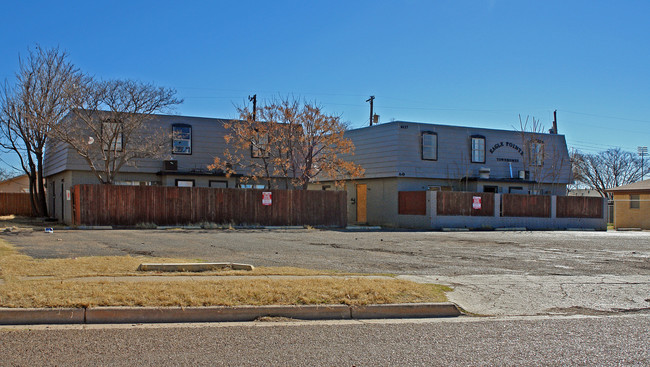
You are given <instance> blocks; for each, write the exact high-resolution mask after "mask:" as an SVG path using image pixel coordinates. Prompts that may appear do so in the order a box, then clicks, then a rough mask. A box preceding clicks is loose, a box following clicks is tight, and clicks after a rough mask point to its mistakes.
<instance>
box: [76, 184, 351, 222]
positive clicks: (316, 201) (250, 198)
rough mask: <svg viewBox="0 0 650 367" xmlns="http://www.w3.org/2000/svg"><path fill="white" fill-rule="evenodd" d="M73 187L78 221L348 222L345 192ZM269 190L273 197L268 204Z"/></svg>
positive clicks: (106, 186)
mask: <svg viewBox="0 0 650 367" xmlns="http://www.w3.org/2000/svg"><path fill="white" fill-rule="evenodd" d="M73 192H74V204H73V213H74V223H75V224H77V225H124V226H133V225H136V224H138V223H154V224H156V225H179V224H191V223H202V222H209V223H217V224H222V223H234V224H249V225H267V226H268V225H270V226H276V225H277V226H287V225H322V226H336V227H345V226H346V225H347V207H346V193H345V191H316V190H248V189H216V188H198V187H193V188H186V187H160V186H113V185H77V186H74V189H73ZM264 192H270V193H271V196H270V197H268V196H266V197H264V199H265V200H264V203H263V196H264V194H263V193H264ZM269 200H270V202H269ZM264 204H269V205H264Z"/></svg>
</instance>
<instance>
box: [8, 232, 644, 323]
mask: <svg viewBox="0 0 650 367" xmlns="http://www.w3.org/2000/svg"><path fill="white" fill-rule="evenodd" d="M0 238H2V239H4V240H7V241H8V242H10V243H12V244H14V245H16V246H17V247H18V248H19V249H20V251H22V252H23V253H25V254H28V255H30V256H32V257H35V258H56V257H78V256H93V255H131V256H137V255H147V256H158V257H181V258H187V259H197V260H198V259H200V260H206V261H223V262H243V263H250V264H253V265H256V266H297V267H305V268H313V269H331V270H341V271H349V272H361V273H391V274H396V275H398V276H401V277H405V278H408V279H412V280H416V281H422V282H434V283H444V284H450V285H452V286H454V287H455V292H453V293H452V294H450V299H451V300H452V301H455V302H457V303H459V304H461V306H463V307H464V308H465V309H467V310H469V311H471V312H476V313H481V314H496V315H519V314H522V315H523V314H525V315H530V314H549V313H561V314H562V313H586V314H590V313H598V312H630V311H635V312H644V311H645V310H648V309H649V308H650V232H615V231H608V232H572V231H557V232H530V231H526V232H426V231H344V230H313V229H312V230H309V229H299V230H264V229H258V230H243V229H242V230H182V229H180V230H56V231H55V233H52V234H48V233H43V232H19V233H5V234H1V235H0Z"/></svg>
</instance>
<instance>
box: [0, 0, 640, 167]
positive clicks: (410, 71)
mask: <svg viewBox="0 0 650 367" xmlns="http://www.w3.org/2000/svg"><path fill="white" fill-rule="evenodd" d="M648 14H650V2H648V1H641V0H639V1H633V0H621V1H597V0H589V1H571V0H563V1H554V0H546V1H532V0H503V1H501V0H472V1H469V0H466V1H463V0H439V1H434V0H429V1H424V0H423V1H414V0H401V1H383V0H374V1H363V0H359V1H350V0H347V1H338V0H329V1H304V0H302V1H282V0H275V1H252V0H249V1H191V0H187V1H182V2H181V1H165V0H156V1H134V0H131V1H119V0H114V1H87V0H86V1H65V0H62V1H56V2H53V1H30V0H23V1H3V2H2V3H1V4H0V18H1V21H0V51H1V52H0V81H2V82H5V81H6V82H7V83H13V82H14V79H15V72H16V71H17V70H18V63H19V57H24V56H25V55H26V54H27V53H28V50H29V49H30V48H32V49H33V48H34V46H35V45H37V44H38V45H41V46H42V47H45V48H50V47H57V46H58V47H59V48H60V49H62V50H65V51H66V52H67V53H68V54H69V60H70V61H71V62H73V63H74V64H75V65H76V66H78V67H79V68H80V69H81V70H82V71H84V72H86V73H88V74H91V75H94V76H95V77H98V78H102V79H113V78H120V79H124V78H128V79H135V80H139V81H143V82H152V83H155V84H157V85H160V86H164V87H169V88H173V89H175V90H177V92H178V96H179V97H180V98H182V99H184V103H183V104H182V105H180V106H178V107H177V108H176V109H175V111H174V113H176V114H180V115H189V116H202V117H218V118H235V117H237V113H236V106H243V105H245V104H246V103H248V98H247V97H248V96H249V95H253V94H257V97H258V104H260V103H264V101H265V100H267V101H268V100H270V99H272V98H278V97H280V98H283V97H293V98H300V99H304V100H308V101H311V102H316V103H318V104H320V105H321V106H323V108H324V110H325V111H326V112H327V113H331V114H335V115H340V116H341V119H342V120H343V121H345V122H347V123H348V124H349V126H350V127H351V128H358V127H362V126H367V124H368V119H369V104H368V103H366V100H367V99H368V97H369V96H371V95H374V96H375V100H374V112H375V113H376V114H378V115H380V123H382V122H389V121H393V120H399V121H414V122H426V123H437V124H448V125H459V126H474V127H484V128H492V129H506V130H511V129H517V128H518V127H519V116H520V115H521V116H522V117H523V118H525V117H526V116H529V117H530V118H532V117H535V118H536V119H539V120H540V122H541V124H542V125H543V126H545V127H546V129H548V128H550V127H551V124H552V120H553V111H554V110H557V115H558V118H557V119H558V132H559V133H560V134H564V135H565V136H566V139H567V144H568V146H569V148H576V149H579V150H581V151H583V152H585V153H596V152H599V151H603V150H606V149H609V148H616V147H620V148H622V149H624V150H627V151H633V152H636V150H637V147H638V146H648V145H650V128H648V126H650V125H649V124H650V37H649V36H650V22H649V21H648ZM0 154H2V157H1V158H0V159H1V160H2V161H5V164H6V163H9V164H12V163H13V162H15V160H14V159H13V158H11V157H9V156H8V155H7V154H3V153H0ZM2 164H3V163H2V162H0V167H2ZM14 164H15V163H14Z"/></svg>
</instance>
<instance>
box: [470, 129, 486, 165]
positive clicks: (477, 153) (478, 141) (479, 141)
mask: <svg viewBox="0 0 650 367" xmlns="http://www.w3.org/2000/svg"><path fill="white" fill-rule="evenodd" d="M472 163H485V137H484V136H481V135H474V136H472Z"/></svg>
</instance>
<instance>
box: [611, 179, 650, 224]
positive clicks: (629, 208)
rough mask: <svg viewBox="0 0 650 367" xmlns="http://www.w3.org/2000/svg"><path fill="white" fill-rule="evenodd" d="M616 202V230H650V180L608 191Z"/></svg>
mask: <svg viewBox="0 0 650 367" xmlns="http://www.w3.org/2000/svg"><path fill="white" fill-rule="evenodd" d="M607 192H609V193H611V194H612V196H613V201H614V228H615V229H624V228H639V229H649V230H650V180H645V181H639V182H635V183H632V184H629V185H625V186H619V187H615V188H613V189H609V190H607Z"/></svg>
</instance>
